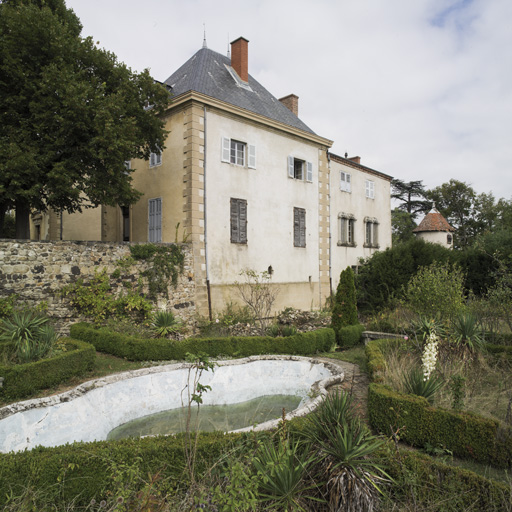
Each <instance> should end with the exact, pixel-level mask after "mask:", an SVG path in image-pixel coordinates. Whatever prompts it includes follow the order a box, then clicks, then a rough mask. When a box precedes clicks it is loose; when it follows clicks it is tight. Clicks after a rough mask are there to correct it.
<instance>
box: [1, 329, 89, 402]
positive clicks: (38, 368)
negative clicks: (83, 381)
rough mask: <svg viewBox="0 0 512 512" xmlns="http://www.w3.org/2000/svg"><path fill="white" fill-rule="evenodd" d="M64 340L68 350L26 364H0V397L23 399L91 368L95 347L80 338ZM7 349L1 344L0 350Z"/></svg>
mask: <svg viewBox="0 0 512 512" xmlns="http://www.w3.org/2000/svg"><path fill="white" fill-rule="evenodd" d="M64 341H65V344H66V348H67V351H66V352H61V353H59V354H58V355H56V356H53V357H51V358H46V359H41V360H39V361H35V362H32V363H25V364H16V365H3V364H0V377H3V378H4V381H3V386H2V387H0V399H3V400H15V399H19V398H24V397H26V396H28V395H31V394H33V393H34V392H35V391H38V390H40V389H46V388H49V387H51V386H55V385H57V384H60V383H61V382H64V381H66V380H68V379H69V378H70V377H74V376H78V375H83V374H84V373H85V372H87V371H88V370H90V369H92V367H93V365H94V360H95V358H96V351H95V349H94V347H93V346H92V345H90V344H89V343H85V342H83V341H80V340H75V339H70V338H66V339H65V340H64ZM9 349H10V346H8V345H3V346H1V347H0V352H1V351H2V350H9Z"/></svg>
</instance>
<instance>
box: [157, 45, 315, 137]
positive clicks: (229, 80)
mask: <svg viewBox="0 0 512 512" xmlns="http://www.w3.org/2000/svg"><path fill="white" fill-rule="evenodd" d="M230 70H231V72H230ZM164 83H165V85H167V86H168V87H170V88H171V92H172V94H173V95H174V96H175V97H176V96H179V95H180V94H184V93H186V92H188V91H196V92H199V93H202V94H205V95H207V96H211V97H212V98H215V99H218V100H221V101H225V102H226V103H229V104H231V105H235V106H237V107H240V108H243V109H246V110H249V111H250V112H254V113H255V114H259V115H262V116H265V117H268V118H270V119H272V120H274V121H278V122H281V123H284V124H286V125H288V126H293V127H294V128H298V129H299V130H303V131H305V132H308V133H311V134H315V132H313V130H311V129H310V128H309V127H308V126H307V125H306V124H305V123H303V122H302V121H301V120H300V119H299V118H298V117H297V116H296V115H295V114H294V113H293V112H292V111H291V110H289V109H288V108H287V107H285V106H284V105H283V104H282V103H281V102H280V101H279V100H278V99H277V98H275V97H274V96H272V94H270V93H269V92H268V91H267V90H266V89H265V88H264V87H263V86H262V85H260V84H259V83H258V82H257V81H256V80H255V79H254V78H253V77H252V76H251V75H249V87H247V86H244V83H243V82H241V81H240V79H239V78H238V76H237V75H236V73H235V71H234V70H233V69H232V68H231V61H230V59H229V58H228V57H225V56H224V55H222V54H220V53H217V52H214V51H213V50H210V49H208V48H201V49H200V50H199V51H198V52H197V53H196V54H195V55H193V56H192V57H191V58H190V59H189V60H188V61H187V62H185V64H183V66H181V67H180V68H179V69H178V70H177V71H175V72H174V73H173V74H172V75H171V76H170V77H169V78H168V79H167V80H165V82H164Z"/></svg>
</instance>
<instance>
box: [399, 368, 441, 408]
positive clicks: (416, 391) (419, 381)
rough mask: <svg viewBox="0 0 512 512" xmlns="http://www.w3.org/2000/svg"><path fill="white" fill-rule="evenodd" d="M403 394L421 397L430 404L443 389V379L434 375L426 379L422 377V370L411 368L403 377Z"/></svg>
mask: <svg viewBox="0 0 512 512" xmlns="http://www.w3.org/2000/svg"><path fill="white" fill-rule="evenodd" d="M403 379H404V388H405V392H406V393H408V394H410V395H416V396H422V397H423V398H426V399H427V400H428V402H429V403H430V404H432V403H433V401H434V396H435V394H436V393H437V392H438V391H439V390H440V389H441V388H442V387H443V384H444V382H443V379H441V377H439V376H438V375H435V374H434V373H432V374H430V376H429V377H428V379H426V378H425V376H424V375H423V370H422V369H421V368H418V367H413V368H411V369H410V370H409V372H408V373H405V374H404V376H403Z"/></svg>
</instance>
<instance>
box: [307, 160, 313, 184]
mask: <svg viewBox="0 0 512 512" xmlns="http://www.w3.org/2000/svg"><path fill="white" fill-rule="evenodd" d="M306 169H307V171H306V181H309V182H312V181H313V164H312V163H311V162H306Z"/></svg>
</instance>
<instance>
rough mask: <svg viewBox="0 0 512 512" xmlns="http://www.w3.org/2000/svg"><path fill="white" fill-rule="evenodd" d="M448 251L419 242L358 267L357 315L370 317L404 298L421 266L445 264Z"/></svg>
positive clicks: (377, 257) (366, 261)
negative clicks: (436, 263)
mask: <svg viewBox="0 0 512 512" xmlns="http://www.w3.org/2000/svg"><path fill="white" fill-rule="evenodd" d="M452 252H453V251H450V250H449V249H446V248H445V247H442V246H440V245H438V244H430V243H428V242H425V241H424V240H421V239H419V238H413V239H412V240H410V241H409V242H407V243H404V244H399V245H397V246H395V247H392V248H391V247H390V248H388V249H386V250H385V251H380V252H377V253H375V254H374V255H373V256H372V257H371V258H368V259H367V260H365V261H364V262H363V264H362V265H361V266H360V267H359V269H358V273H357V275H356V277H355V284H356V290H357V304H358V307H359V310H360V311H363V312H366V313H372V312H375V311H380V310H381V309H383V308H384V307H386V306H390V305H391V303H392V302H393V300H396V299H400V298H402V297H403V290H404V288H405V286H406V285H407V283H408V282H409V280H410V278H411V277H412V276H413V275H414V274H416V272H417V271H418V269H419V268H420V267H422V266H428V265H430V264H431V263H433V262H434V261H438V262H447V261H449V258H450V257H451V256H450V255H451V253H452Z"/></svg>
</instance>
